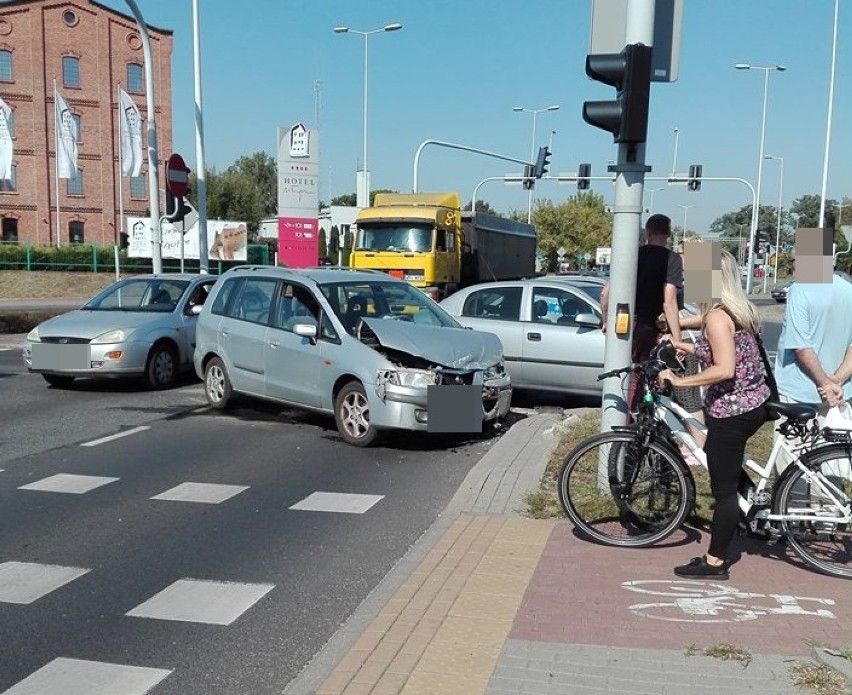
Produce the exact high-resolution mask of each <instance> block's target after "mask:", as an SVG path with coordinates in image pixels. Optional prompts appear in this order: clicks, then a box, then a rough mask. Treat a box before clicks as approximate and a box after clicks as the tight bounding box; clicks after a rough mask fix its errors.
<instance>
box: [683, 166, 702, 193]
mask: <svg viewBox="0 0 852 695" xmlns="http://www.w3.org/2000/svg"><path fill="white" fill-rule="evenodd" d="M703 168H704V167H702V166H701V165H700V164H690V165H689V179H688V180H687V182H686V187H687V188H688V189H689V190H690V191H700V190H701V171H702V169H703Z"/></svg>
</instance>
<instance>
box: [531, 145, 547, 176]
mask: <svg viewBox="0 0 852 695" xmlns="http://www.w3.org/2000/svg"><path fill="white" fill-rule="evenodd" d="M548 169H550V148H548V147H547V146H545V147H539V148H538V157H536V160H535V169H534V175H535V177H536V178H537V179H540V178H541V177H542V176H544V175H545V174H546V173H547V171H548Z"/></svg>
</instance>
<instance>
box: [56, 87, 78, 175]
mask: <svg viewBox="0 0 852 695" xmlns="http://www.w3.org/2000/svg"><path fill="white" fill-rule="evenodd" d="M53 93H54V102H55V103H56V143H57V146H56V170H57V172H58V174H57V175H58V176H59V178H60V179H73V178H76V177H77V139H78V138H77V122H76V121H75V120H74V116H73V115H72V113H71V109H70V108H69V106H68V103H67V102H66V101H65V99H63V98H62V96H61V95H60V94H59V92H57V91H56V90H54V92H53Z"/></svg>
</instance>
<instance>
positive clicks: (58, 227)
mask: <svg viewBox="0 0 852 695" xmlns="http://www.w3.org/2000/svg"><path fill="white" fill-rule="evenodd" d="M56 101H57V100H56V80H55V79H54V80H53V120H54V123H53V140H54V143H55V145H56V248H59V246H60V243H61V242H60V239H61V238H62V229H61V224H62V223H61V218H60V214H59V199H60V197H61V194H60V191H59V147H60V145H59V123H58V122H57V114H56V111H57V108H56Z"/></svg>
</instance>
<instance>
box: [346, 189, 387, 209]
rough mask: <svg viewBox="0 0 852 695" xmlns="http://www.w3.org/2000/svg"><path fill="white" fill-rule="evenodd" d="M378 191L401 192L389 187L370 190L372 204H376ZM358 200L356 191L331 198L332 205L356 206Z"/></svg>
mask: <svg viewBox="0 0 852 695" xmlns="http://www.w3.org/2000/svg"><path fill="white" fill-rule="evenodd" d="M377 193H399V191H392V190H390V189H389V188H377V189H376V190H375V191H370V205H374V204H375V202H376V194H377ZM357 202H358V196H357V194H355V193H346V194H345V195H338V196H335V197H334V198H332V199H331V204H332V205H342V206H343V207H347V208H354V207H355V205H356V204H357Z"/></svg>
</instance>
